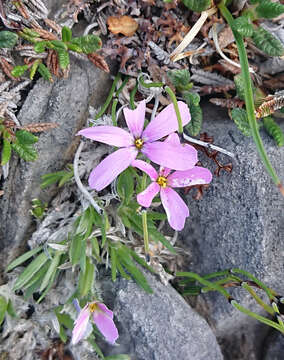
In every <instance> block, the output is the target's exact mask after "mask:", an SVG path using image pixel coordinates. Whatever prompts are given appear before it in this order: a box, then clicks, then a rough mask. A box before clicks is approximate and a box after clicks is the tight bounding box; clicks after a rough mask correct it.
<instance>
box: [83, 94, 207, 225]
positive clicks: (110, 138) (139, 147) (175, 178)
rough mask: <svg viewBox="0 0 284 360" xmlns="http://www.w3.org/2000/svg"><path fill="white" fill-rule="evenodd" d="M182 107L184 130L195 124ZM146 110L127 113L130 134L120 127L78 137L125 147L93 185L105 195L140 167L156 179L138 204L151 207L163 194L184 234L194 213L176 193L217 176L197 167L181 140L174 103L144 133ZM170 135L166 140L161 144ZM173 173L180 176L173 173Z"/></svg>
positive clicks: (105, 164) (170, 216)
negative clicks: (119, 178) (131, 168)
mask: <svg viewBox="0 0 284 360" xmlns="http://www.w3.org/2000/svg"><path fill="white" fill-rule="evenodd" d="M178 107H179V111H180V114H181V119H182V124H183V126H184V125H186V124H188V123H189V121H190V120H191V117H190V113H189V109H188V106H187V105H186V104H185V103H184V102H182V101H179V102H178ZM145 110H146V103H145V101H142V102H140V104H139V105H138V106H137V108H136V109H135V110H130V109H124V116H125V120H126V124H127V127H128V129H129V132H128V131H126V130H124V129H121V128H119V127H116V126H95V127H90V128H86V129H83V130H81V131H79V132H78V135H83V136H84V137H86V138H88V139H92V140H95V141H99V142H102V143H105V144H108V145H112V146H115V147H118V148H119V149H118V150H116V151H114V152H113V153H112V154H110V155H109V156H107V157H106V158H105V159H104V160H103V161H102V162H101V163H100V164H99V165H98V166H96V167H95V169H93V171H92V172H91V174H90V176H89V185H90V187H91V188H93V189H95V190H97V191H100V190H102V189H104V188H105V187H106V186H108V185H109V184H110V183H111V182H112V181H113V180H114V179H115V178H116V177H117V176H118V175H119V174H120V173H121V172H123V171H124V170H125V169H126V168H128V167H129V166H131V165H132V166H135V167H137V168H139V169H140V170H142V171H144V172H145V173H147V174H148V175H149V176H150V178H151V180H152V183H151V184H150V185H149V186H148V187H147V189H145V190H144V191H143V192H142V193H140V194H138V196H137V201H138V203H139V204H140V205H142V206H144V207H149V206H150V205H151V202H152V200H153V198H154V197H155V196H156V195H157V194H158V193H159V192H160V196H161V201H162V204H163V206H164V209H165V211H166V214H167V217H168V221H169V224H170V225H171V227H172V228H173V229H175V230H181V229H182V228H183V227H184V223H185V219H186V217H188V216H189V211H188V208H187V206H186V204H185V203H184V201H183V200H182V199H181V197H180V196H179V195H178V193H177V192H176V191H174V190H173V189H172V188H174V187H185V186H190V185H196V184H208V183H209V182H210V181H211V179H212V175H211V173H210V171H209V170H208V169H205V168H202V167H199V166H195V164H196V163H197V151H196V149H195V148H194V147H193V146H191V145H188V144H181V143H180V141H179V138H178V135H177V134H174V133H175V131H177V129H178V121H177V116H176V112H175V109H174V106H173V104H170V105H168V106H167V107H166V108H165V109H164V110H163V111H161V112H160V113H159V114H158V115H157V116H156V117H155V118H154V119H153V120H152V121H150V123H149V124H148V125H147V126H146V127H145V129H144V123H145ZM166 136H167V138H166V140H165V141H161V139H162V138H164V137H166ZM139 153H142V154H143V155H144V156H145V157H146V158H148V159H149V160H151V161H152V162H154V163H156V164H158V165H160V166H161V167H160V171H159V172H157V171H156V170H155V168H154V167H153V166H152V165H150V164H148V163H146V162H144V161H142V160H136V157H137V155H138V154H139ZM173 170H176V171H174V172H172V171H173Z"/></svg>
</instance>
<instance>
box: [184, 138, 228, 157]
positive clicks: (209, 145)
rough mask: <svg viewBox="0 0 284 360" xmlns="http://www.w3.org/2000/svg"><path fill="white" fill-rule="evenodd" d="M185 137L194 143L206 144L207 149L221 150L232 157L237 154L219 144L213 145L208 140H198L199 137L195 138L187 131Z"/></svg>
mask: <svg viewBox="0 0 284 360" xmlns="http://www.w3.org/2000/svg"><path fill="white" fill-rule="evenodd" d="M183 138H184V139H185V140H186V141H189V142H192V143H194V144H198V145H201V146H204V147H206V148H207V149H209V150H210V149H211V150H217V151H219V152H220V153H223V154H225V155H228V156H230V157H232V158H234V157H235V155H234V154H233V153H231V152H230V151H227V150H225V149H223V148H221V147H219V146H216V145H212V144H209V143H207V142H204V141H201V140H197V139H194V138H192V137H190V136H188V135H186V134H185V133H183Z"/></svg>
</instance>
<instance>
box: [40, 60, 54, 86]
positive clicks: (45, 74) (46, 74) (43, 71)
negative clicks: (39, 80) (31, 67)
mask: <svg viewBox="0 0 284 360" xmlns="http://www.w3.org/2000/svg"><path fill="white" fill-rule="evenodd" d="M37 71H38V72H39V73H40V75H41V76H42V77H43V78H44V80H47V81H50V82H52V76H51V73H50V71H49V70H48V68H47V67H46V66H45V65H44V64H43V63H40V64H39V65H38V69H37Z"/></svg>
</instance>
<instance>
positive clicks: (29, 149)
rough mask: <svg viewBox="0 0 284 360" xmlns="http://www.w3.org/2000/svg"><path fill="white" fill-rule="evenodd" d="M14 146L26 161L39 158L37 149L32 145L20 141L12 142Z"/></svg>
mask: <svg viewBox="0 0 284 360" xmlns="http://www.w3.org/2000/svg"><path fill="white" fill-rule="evenodd" d="M12 148H13V150H14V151H16V153H17V154H18V155H19V157H20V158H21V159H23V160H25V161H35V160H36V159H37V156H38V154H37V151H36V150H35V149H34V147H33V146H32V145H23V144H19V143H18V142H15V143H12Z"/></svg>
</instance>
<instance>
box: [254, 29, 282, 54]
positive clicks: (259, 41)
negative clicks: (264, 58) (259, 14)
mask: <svg viewBox="0 0 284 360" xmlns="http://www.w3.org/2000/svg"><path fill="white" fill-rule="evenodd" d="M252 40H253V42H254V43H255V45H256V46H257V47H258V48H259V49H260V50H262V51H263V52H265V53H266V54H268V55H271V56H282V55H283V54H284V47H283V45H282V43H281V41H279V40H278V39H276V37H275V36H273V35H272V34H271V33H270V32H268V31H266V30H265V29H264V28H262V27H261V26H259V27H258V28H257V29H256V30H254V32H253V35H252Z"/></svg>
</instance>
